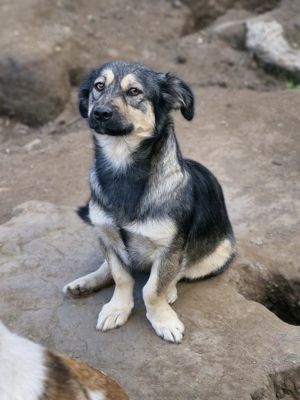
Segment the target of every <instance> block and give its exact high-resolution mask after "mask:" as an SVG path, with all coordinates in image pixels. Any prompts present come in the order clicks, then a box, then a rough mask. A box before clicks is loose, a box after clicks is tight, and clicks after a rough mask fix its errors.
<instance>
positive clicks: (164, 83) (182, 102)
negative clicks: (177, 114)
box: [159, 73, 194, 121]
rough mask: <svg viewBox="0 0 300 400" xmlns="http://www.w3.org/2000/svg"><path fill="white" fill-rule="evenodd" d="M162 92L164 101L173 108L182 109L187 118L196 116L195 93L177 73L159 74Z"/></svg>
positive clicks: (189, 119)
mask: <svg viewBox="0 0 300 400" xmlns="http://www.w3.org/2000/svg"><path fill="white" fill-rule="evenodd" d="M159 78H160V87H161V93H162V96H163V99H164V101H165V102H166V104H167V105H168V106H169V107H170V109H171V110H172V109H173V110H178V109H180V111H181V114H182V115H183V116H184V118H185V119H187V120H188V121H191V120H192V119H193V117H194V95H193V92H192V91H191V89H190V88H189V86H188V85H187V84H186V83H185V82H183V81H182V80H181V79H179V78H177V76H176V75H175V74H172V73H167V74H159Z"/></svg>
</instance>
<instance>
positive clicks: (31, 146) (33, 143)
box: [24, 139, 42, 151]
mask: <svg viewBox="0 0 300 400" xmlns="http://www.w3.org/2000/svg"><path fill="white" fill-rule="evenodd" d="M41 144H42V141H41V139H34V140H32V141H31V142H29V143H27V144H25V146H24V149H25V150H26V151H32V150H37V149H39V148H40V147H41Z"/></svg>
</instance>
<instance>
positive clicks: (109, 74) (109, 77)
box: [95, 69, 115, 86]
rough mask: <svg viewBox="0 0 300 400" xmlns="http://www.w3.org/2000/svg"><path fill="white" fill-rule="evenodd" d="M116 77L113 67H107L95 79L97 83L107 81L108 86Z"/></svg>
mask: <svg viewBox="0 0 300 400" xmlns="http://www.w3.org/2000/svg"><path fill="white" fill-rule="evenodd" d="M114 79H115V74H114V73H113V71H112V70H111V69H105V70H104V71H103V72H102V75H101V76H99V77H98V78H97V79H96V80H95V84H96V83H97V82H103V81H105V83H106V86H108V85H110V84H111V83H112V82H113V81H114Z"/></svg>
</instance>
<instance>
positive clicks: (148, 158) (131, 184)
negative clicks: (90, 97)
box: [91, 120, 182, 218]
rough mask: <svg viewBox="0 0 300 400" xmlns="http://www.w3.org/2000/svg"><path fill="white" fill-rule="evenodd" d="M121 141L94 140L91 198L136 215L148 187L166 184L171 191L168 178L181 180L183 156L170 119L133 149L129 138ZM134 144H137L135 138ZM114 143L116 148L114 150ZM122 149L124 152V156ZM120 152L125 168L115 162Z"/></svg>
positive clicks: (149, 188) (119, 139) (120, 211)
mask: <svg viewBox="0 0 300 400" xmlns="http://www.w3.org/2000/svg"><path fill="white" fill-rule="evenodd" d="M122 140H124V139H122V138H120V137H111V138H107V137H105V136H104V138H103V139H101V138H100V140H96V139H95V163H94V166H93V168H92V172H91V189H92V197H95V200H96V199H97V200H98V201H99V199H101V203H102V205H103V206H104V207H107V208H108V209H111V210H115V211H116V210H118V213H120V214H121V215H123V216H125V215H127V216H128V217H129V218H133V217H134V215H135V212H136V207H137V205H138V203H139V202H140V200H141V199H142V198H143V196H144V194H145V190H147V191H149V190H150V191H151V190H154V189H158V188H163V187H164V188H163V189H164V191H166V190H169V189H170V190H172V188H171V187H170V186H168V185H166V184H165V182H166V181H167V180H168V182H170V180H169V177H170V176H172V177H176V182H174V181H173V182H174V185H176V184H177V181H180V179H182V156H181V152H180V149H179V146H178V144H177V140H176V137H175V133H174V126H173V123H172V121H171V120H168V121H167V123H166V124H165V125H164V126H163V127H162V129H161V130H160V131H159V132H155V133H154V134H153V135H152V136H151V138H147V139H144V140H143V141H141V142H140V143H139V144H138V146H136V147H135V148H134V149H133V150H132V149H131V150H130V149H129V148H128V147H127V144H128V143H129V142H128V141H127V143H126V142H124V141H122ZM124 143H126V145H125V144H124ZM132 143H133V144H135V143H134V141H133V140H132V142H131V144H132ZM104 146H108V148H109V150H108V148H105V149H104ZM114 146H115V148H117V150H115V149H113V147H114ZM124 149H126V150H124ZM122 150H124V151H125V154H123V155H122ZM109 152H114V154H113V156H114V159H113V160H110V158H109V157H108V155H109ZM117 154H119V158H120V160H121V159H122V160H123V161H124V160H126V163H125V165H123V166H122V167H121V166H120V165H116V164H117V161H116V158H117ZM120 154H121V155H122V156H121V155H120ZM116 212H117V211H116Z"/></svg>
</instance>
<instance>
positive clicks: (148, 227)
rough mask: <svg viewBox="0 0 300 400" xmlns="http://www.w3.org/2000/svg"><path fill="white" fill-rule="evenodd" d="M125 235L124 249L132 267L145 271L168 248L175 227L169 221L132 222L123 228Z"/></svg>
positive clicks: (174, 232) (174, 233)
mask: <svg viewBox="0 0 300 400" xmlns="http://www.w3.org/2000/svg"><path fill="white" fill-rule="evenodd" d="M123 230H124V231H125V233H126V248H127V251H128V254H129V256H130V258H131V260H132V262H133V265H134V266H137V267H138V268H141V269H147V268H148V267H149V266H150V265H151V264H152V263H153V262H154V260H155V258H157V256H159V253H160V251H161V250H162V249H163V248H165V247H168V246H169V245H170V244H171V242H172V240H173V238H174V236H175V235H176V231H177V230H176V226H175V224H174V222H173V221H172V220H170V219H161V220H154V219H149V220H147V221H144V222H132V223H130V224H126V225H124V227H123Z"/></svg>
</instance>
